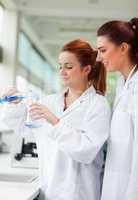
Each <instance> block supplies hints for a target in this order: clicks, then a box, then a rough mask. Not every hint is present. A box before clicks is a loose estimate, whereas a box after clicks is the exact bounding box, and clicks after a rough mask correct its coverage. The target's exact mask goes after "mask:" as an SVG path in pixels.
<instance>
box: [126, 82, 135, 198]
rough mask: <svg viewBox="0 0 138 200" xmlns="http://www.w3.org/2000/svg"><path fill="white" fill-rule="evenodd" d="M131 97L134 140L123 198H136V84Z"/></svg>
mask: <svg viewBox="0 0 138 200" xmlns="http://www.w3.org/2000/svg"><path fill="white" fill-rule="evenodd" d="M137 84H138V82H137ZM133 97H134V98H133V102H134V107H133V123H134V134H133V136H134V140H133V152H132V165H131V166H132V167H131V173H130V178H129V182H128V187H127V191H126V198H124V199H125V200H137V199H138V85H137V86H136V87H135V89H134V96H133Z"/></svg>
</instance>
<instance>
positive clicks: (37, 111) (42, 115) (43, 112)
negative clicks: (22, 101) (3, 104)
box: [29, 103, 59, 125]
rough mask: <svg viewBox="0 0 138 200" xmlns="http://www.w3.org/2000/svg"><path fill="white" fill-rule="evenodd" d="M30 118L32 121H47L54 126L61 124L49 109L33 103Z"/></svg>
mask: <svg viewBox="0 0 138 200" xmlns="http://www.w3.org/2000/svg"><path fill="white" fill-rule="evenodd" d="M29 113H30V116H31V118H32V120H37V119H45V120H47V121H48V122H49V123H51V124H52V125H55V124H57V123H58V122H59V118H57V117H56V116H55V115H54V114H53V113H51V112H50V111H49V110H48V108H47V107H46V106H44V105H42V104H38V103H33V104H32V105H31V106H30V109H29Z"/></svg>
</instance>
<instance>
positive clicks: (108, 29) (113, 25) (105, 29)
mask: <svg viewBox="0 0 138 200" xmlns="http://www.w3.org/2000/svg"><path fill="white" fill-rule="evenodd" d="M97 36H107V37H108V38H109V39H110V40H111V41H112V42H113V43H115V44H116V45H120V44H121V43H123V42H126V43H127V44H129V46H130V49H129V56H130V59H131V61H132V62H133V63H135V64H138V18H133V19H131V20H130V21H129V22H126V21H117V20H116V21H110V22H107V23H105V24H103V25H102V26H101V27H100V28H99V29H98V31H97ZM137 66H138V65H137Z"/></svg>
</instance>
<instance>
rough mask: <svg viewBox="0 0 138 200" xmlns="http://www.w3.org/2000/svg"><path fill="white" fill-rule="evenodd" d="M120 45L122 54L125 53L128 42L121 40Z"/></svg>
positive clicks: (127, 48)
mask: <svg viewBox="0 0 138 200" xmlns="http://www.w3.org/2000/svg"><path fill="white" fill-rule="evenodd" d="M120 47H121V52H122V54H124V55H125V54H126V53H128V51H129V44H128V43H126V42H122V44H121V46H120Z"/></svg>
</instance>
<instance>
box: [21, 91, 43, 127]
mask: <svg viewBox="0 0 138 200" xmlns="http://www.w3.org/2000/svg"><path fill="white" fill-rule="evenodd" d="M24 102H25V104H26V106H27V116H26V121H25V126H27V127H29V128H39V127H41V126H42V125H43V121H42V120H40V119H37V120H33V119H32V118H31V116H30V113H29V109H30V106H31V105H32V104H33V103H38V102H39V103H40V98H39V96H38V95H37V94H36V93H35V92H33V91H31V90H30V91H29V92H28V93H27V94H26V98H25V99H24Z"/></svg>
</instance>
